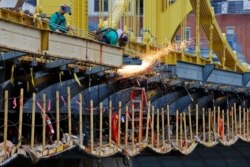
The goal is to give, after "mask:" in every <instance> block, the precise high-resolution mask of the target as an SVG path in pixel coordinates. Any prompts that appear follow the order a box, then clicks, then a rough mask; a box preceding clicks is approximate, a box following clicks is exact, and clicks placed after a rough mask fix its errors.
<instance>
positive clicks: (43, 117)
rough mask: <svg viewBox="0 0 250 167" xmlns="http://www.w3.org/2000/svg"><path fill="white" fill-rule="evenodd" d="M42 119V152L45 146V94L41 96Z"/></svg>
mask: <svg viewBox="0 0 250 167" xmlns="http://www.w3.org/2000/svg"><path fill="white" fill-rule="evenodd" d="M42 119H43V139H42V143H43V151H44V150H45V145H46V94H43V112H42ZM43 155H44V154H43Z"/></svg>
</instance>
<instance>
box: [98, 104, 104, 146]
mask: <svg viewBox="0 0 250 167" xmlns="http://www.w3.org/2000/svg"><path fill="white" fill-rule="evenodd" d="M102 106H103V105H102V103H100V111H99V112H100V120H99V121H100V131H99V145H100V148H101V149H102V120H103V117H102V112H103V107H102Z"/></svg>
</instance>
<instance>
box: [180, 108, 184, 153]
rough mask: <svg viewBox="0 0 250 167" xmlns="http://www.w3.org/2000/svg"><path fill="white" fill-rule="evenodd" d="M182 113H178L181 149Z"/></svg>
mask: <svg viewBox="0 0 250 167" xmlns="http://www.w3.org/2000/svg"><path fill="white" fill-rule="evenodd" d="M182 120H183V119H182V113H180V143H181V149H182V135H183V134H182Z"/></svg>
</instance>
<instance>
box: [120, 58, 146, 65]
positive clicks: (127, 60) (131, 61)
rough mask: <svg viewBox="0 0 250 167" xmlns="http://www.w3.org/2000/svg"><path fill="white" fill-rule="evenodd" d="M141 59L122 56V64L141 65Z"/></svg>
mask: <svg viewBox="0 0 250 167" xmlns="http://www.w3.org/2000/svg"><path fill="white" fill-rule="evenodd" d="M141 64H142V60H141V59H139V58H135V57H129V56H123V65H141Z"/></svg>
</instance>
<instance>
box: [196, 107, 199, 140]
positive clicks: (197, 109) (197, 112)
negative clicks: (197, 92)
mask: <svg viewBox="0 0 250 167" xmlns="http://www.w3.org/2000/svg"><path fill="white" fill-rule="evenodd" d="M195 108H196V136H197V137H198V136H199V134H198V133H199V132H198V128H199V127H198V126H199V120H198V117H199V115H198V114H199V106H198V104H196V107H195Z"/></svg>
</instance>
